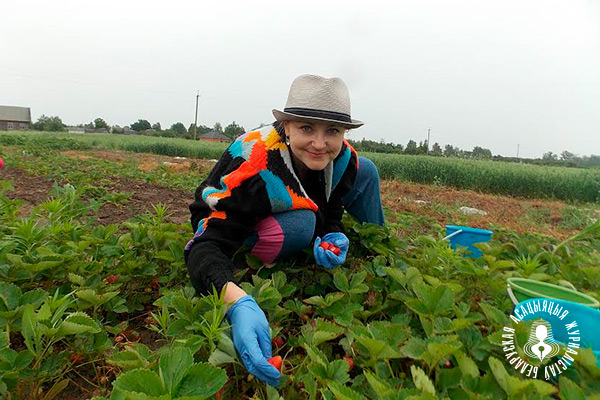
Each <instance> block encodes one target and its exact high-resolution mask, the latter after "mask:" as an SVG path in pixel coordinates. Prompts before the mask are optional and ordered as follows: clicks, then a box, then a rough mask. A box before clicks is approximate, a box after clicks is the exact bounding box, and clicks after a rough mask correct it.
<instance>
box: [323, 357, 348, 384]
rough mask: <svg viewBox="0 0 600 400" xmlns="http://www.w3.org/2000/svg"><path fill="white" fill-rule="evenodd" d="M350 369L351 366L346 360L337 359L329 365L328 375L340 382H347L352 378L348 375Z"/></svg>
mask: <svg viewBox="0 0 600 400" xmlns="http://www.w3.org/2000/svg"><path fill="white" fill-rule="evenodd" d="M349 371H350V366H349V365H348V363H347V362H346V361H344V360H335V361H333V362H331V363H329V365H327V375H328V376H329V379H330V380H332V381H334V382H338V383H346V382H348V380H349V379H350V377H349V376H348V372H349Z"/></svg>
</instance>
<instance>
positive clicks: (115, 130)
mask: <svg viewBox="0 0 600 400" xmlns="http://www.w3.org/2000/svg"><path fill="white" fill-rule="evenodd" d="M111 131H112V133H125V129H124V128H121V127H120V126H119V125H113V126H112V128H111Z"/></svg>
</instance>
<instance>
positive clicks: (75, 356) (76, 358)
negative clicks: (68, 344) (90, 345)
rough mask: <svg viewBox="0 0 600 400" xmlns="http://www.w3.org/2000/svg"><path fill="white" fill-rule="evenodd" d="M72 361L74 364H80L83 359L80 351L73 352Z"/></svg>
mask: <svg viewBox="0 0 600 400" xmlns="http://www.w3.org/2000/svg"><path fill="white" fill-rule="evenodd" d="M71 361H72V362H73V364H79V363H81V362H82V361H83V357H81V356H80V355H79V354H78V353H73V354H71Z"/></svg>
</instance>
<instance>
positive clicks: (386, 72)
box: [0, 0, 600, 157]
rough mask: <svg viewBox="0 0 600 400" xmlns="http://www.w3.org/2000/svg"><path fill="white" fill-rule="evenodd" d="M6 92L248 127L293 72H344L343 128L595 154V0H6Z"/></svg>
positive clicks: (156, 118)
mask: <svg viewBox="0 0 600 400" xmlns="http://www.w3.org/2000/svg"><path fill="white" fill-rule="evenodd" d="M0 37H1V38H2V39H1V40H0V54H1V56H0V104H1V105H16V106H26V107H31V111H32V118H33V119H34V120H36V119H37V118H38V117H39V116H40V115H42V114H46V115H58V116H60V117H61V118H62V120H63V122H65V123H66V124H73V125H76V124H80V123H87V122H90V121H92V120H93V119H94V118H96V117H102V118H104V119H105V120H106V121H107V122H108V123H109V124H111V125H115V124H116V125H121V126H123V125H129V124H131V123H133V122H135V121H136V120H138V119H140V118H141V119H147V120H149V121H150V122H151V123H154V122H160V123H161V125H162V127H163V128H168V127H169V126H171V124H173V123H175V122H179V121H180V122H183V123H184V124H185V125H186V127H187V126H189V124H190V123H192V122H193V121H194V108H195V96H196V91H197V90H199V91H200V96H201V97H200V102H199V112H198V123H199V124H204V125H209V126H212V125H213V124H214V123H215V122H221V124H222V125H223V126H226V125H228V124H229V123H230V122H232V121H234V120H235V121H236V122H237V123H238V124H240V125H242V126H244V127H245V128H246V129H251V128H254V127H256V126H258V125H259V124H260V123H269V122H272V120H273V116H272V113H271V110H272V109H273V108H282V107H283V106H284V105H285V101H286V98H287V93H288V90H289V86H290V83H291V82H292V80H293V79H294V78H295V77H296V76H298V75H300V74H305V73H313V74H320V75H324V76H328V77H331V76H338V77H340V78H342V79H343V80H344V81H345V82H346V84H347V85H348V87H349V90H350V97H351V100H352V117H353V118H355V119H360V120H363V121H364V122H365V125H364V126H363V127H361V128H360V129H357V130H354V131H351V132H350V134H349V137H350V138H351V139H357V140H360V139H362V138H363V137H365V138H367V139H372V140H377V141H379V140H381V139H383V140H384V141H386V142H390V141H391V142H394V143H401V144H403V145H405V144H406V142H407V141H408V140H409V139H415V140H417V141H419V140H425V139H426V138H427V129H428V128H429V127H431V142H432V143H433V142H439V143H440V144H441V145H442V147H443V145H445V144H452V145H454V146H458V147H460V148H463V149H468V150H470V149H472V148H473V147H474V146H482V147H485V148H489V149H490V150H491V151H492V153H494V154H501V155H504V156H515V155H516V153H517V145H520V152H519V155H520V156H523V157H540V156H541V155H542V153H544V152H547V151H553V152H555V153H560V152H561V151H563V150H569V151H571V152H573V153H576V154H579V155H589V154H600V2H598V1H594V0H589V1H579V0H563V1H555V0H540V1H529V0H518V1H514V0H504V1H501V2H499V1H482V0H472V1H471V0H452V1H448V0H439V1H434V0H431V1H427V0H425V1H423V0H421V1H416V0H414V1H398V0H396V1H393V2H392V1H389V2H387V1H379V0H370V1H361V2H356V3H354V2H350V1H347V0H345V1H326V0H320V1H312V0H304V1H301V2H298V1H294V2H286V1H281V0H280V1H261V0H254V1H221V2H218V1H210V2H208V1H201V0H196V1H177V0H175V1H173V0H172V1H160V2H157V1H148V0H146V1H137V0H136V1H132V0H127V1H124V0H119V1H115V0H104V1H101V2H87V1H80V0H78V1H59V0H57V1H27V0H25V1H10V2H3V4H2V6H1V7H0Z"/></svg>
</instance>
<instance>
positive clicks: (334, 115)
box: [283, 107, 352, 123]
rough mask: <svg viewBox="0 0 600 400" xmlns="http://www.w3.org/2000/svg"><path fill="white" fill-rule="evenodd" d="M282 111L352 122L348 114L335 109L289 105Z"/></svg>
mask: <svg viewBox="0 0 600 400" xmlns="http://www.w3.org/2000/svg"><path fill="white" fill-rule="evenodd" d="M283 112H287V113H290V114H296V115H301V116H303V117H313V118H322V119H331V120H334V121H340V122H346V123H352V119H351V118H350V116H349V115H348V114H344V113H339V112H335V111H326V110H315V109H312V108H300V107H289V108H284V109H283Z"/></svg>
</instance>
